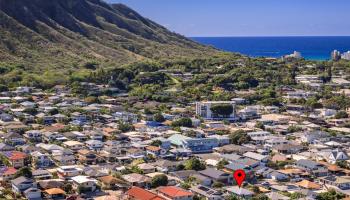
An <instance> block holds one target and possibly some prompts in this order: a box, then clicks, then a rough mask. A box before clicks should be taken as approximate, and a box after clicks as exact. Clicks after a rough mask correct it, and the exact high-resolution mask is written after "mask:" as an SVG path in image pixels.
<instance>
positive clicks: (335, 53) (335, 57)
mask: <svg viewBox="0 0 350 200" xmlns="http://www.w3.org/2000/svg"><path fill="white" fill-rule="evenodd" d="M331 58H332V60H334V61H338V60H340V59H341V54H340V51H338V50H334V51H332V53H331Z"/></svg>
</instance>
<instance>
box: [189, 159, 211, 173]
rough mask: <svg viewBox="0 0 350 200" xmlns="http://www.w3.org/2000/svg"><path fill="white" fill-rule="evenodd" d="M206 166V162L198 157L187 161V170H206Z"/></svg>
mask: <svg viewBox="0 0 350 200" xmlns="http://www.w3.org/2000/svg"><path fill="white" fill-rule="evenodd" d="M205 168H206V165H205V163H203V162H202V161H200V160H199V159H197V158H191V159H189V160H187V161H186V162H185V169H186V170H196V171H199V170H204V169H205Z"/></svg>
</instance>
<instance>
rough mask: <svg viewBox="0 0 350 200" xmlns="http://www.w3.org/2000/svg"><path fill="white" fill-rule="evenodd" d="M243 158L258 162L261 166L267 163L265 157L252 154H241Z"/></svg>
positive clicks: (266, 157)
mask: <svg viewBox="0 0 350 200" xmlns="http://www.w3.org/2000/svg"><path fill="white" fill-rule="evenodd" d="M243 156H244V157H247V158H251V159H253V160H257V161H259V162H260V163H261V164H266V163H267V162H268V159H269V157H268V156H266V155H261V154H258V153H254V152H247V153H245V154H243Z"/></svg>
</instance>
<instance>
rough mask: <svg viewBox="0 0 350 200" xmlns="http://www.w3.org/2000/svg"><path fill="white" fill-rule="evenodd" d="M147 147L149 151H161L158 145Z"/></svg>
mask: <svg viewBox="0 0 350 200" xmlns="http://www.w3.org/2000/svg"><path fill="white" fill-rule="evenodd" d="M146 149H147V150H149V151H160V148H159V147H156V146H147V147H146Z"/></svg>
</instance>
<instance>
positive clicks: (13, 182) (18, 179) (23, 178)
mask: <svg viewBox="0 0 350 200" xmlns="http://www.w3.org/2000/svg"><path fill="white" fill-rule="evenodd" d="M27 181H31V182H33V181H32V180H31V179H28V178H26V177H24V176H20V177H18V178H16V179H13V180H12V181H11V183H12V184H14V185H19V184H21V183H24V182H27Z"/></svg>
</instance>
